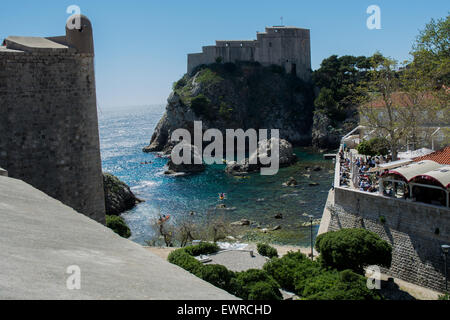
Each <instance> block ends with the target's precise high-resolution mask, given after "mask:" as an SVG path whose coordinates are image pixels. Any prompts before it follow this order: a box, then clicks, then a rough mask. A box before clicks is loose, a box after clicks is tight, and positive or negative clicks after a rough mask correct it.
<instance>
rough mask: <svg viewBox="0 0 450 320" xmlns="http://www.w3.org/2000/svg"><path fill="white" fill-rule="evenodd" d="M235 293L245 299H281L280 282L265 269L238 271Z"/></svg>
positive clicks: (235, 280)
mask: <svg viewBox="0 0 450 320" xmlns="http://www.w3.org/2000/svg"><path fill="white" fill-rule="evenodd" d="M234 287H235V292H234V294H235V295H236V296H237V297H239V298H242V299H244V300H281V299H282V295H281V293H280V290H279V287H280V286H279V284H278V283H277V282H276V281H275V280H274V279H273V278H272V277H271V276H270V275H269V274H268V273H267V272H265V271H264V270H258V269H250V270H247V271H242V272H237V273H236V278H235V279H234Z"/></svg>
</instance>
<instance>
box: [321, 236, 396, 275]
mask: <svg viewBox="0 0 450 320" xmlns="http://www.w3.org/2000/svg"><path fill="white" fill-rule="evenodd" d="M315 247H316V250H317V251H318V252H320V257H321V261H322V263H323V265H324V266H326V267H331V268H334V269H337V270H345V269H351V270H353V271H355V272H357V273H360V274H363V273H364V267H366V266H369V265H378V266H380V267H386V268H389V267H390V266H391V261H392V246H391V245H390V244H389V243H387V242H386V241H384V240H383V239H381V238H380V237H379V236H378V235H377V234H376V233H374V232H371V231H368V230H366V229H342V230H339V231H331V232H327V233H324V234H321V235H319V236H318V237H317V240H316V246H315Z"/></svg>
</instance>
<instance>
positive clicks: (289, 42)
mask: <svg viewBox="0 0 450 320" xmlns="http://www.w3.org/2000/svg"><path fill="white" fill-rule="evenodd" d="M217 58H220V59H221V60H222V61H223V62H225V63H226V62H237V61H254V62H259V63H261V64H262V65H263V66H270V65H279V66H282V67H283V68H284V69H285V70H286V72H288V73H294V74H296V75H297V76H298V77H299V78H300V79H302V80H304V81H307V82H308V81H310V78H311V42H310V31H309V30H308V29H300V28H296V27H284V26H274V27H267V28H266V32H260V33H257V40H230V41H226V40H221V41H216V45H215V46H205V47H203V50H202V52H201V53H192V54H188V70H187V71H188V73H191V72H192V71H193V70H194V69H195V67H197V66H199V65H202V64H210V63H214V62H216V59H217Z"/></svg>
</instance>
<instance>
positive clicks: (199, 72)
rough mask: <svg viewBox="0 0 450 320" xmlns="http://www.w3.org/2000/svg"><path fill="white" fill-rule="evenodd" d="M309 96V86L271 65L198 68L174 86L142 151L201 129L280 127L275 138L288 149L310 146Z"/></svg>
mask: <svg viewBox="0 0 450 320" xmlns="http://www.w3.org/2000/svg"><path fill="white" fill-rule="evenodd" d="M313 100H314V92H313V90H312V87H311V85H310V84H307V83H304V82H302V81H301V80H300V79H299V78H297V77H296V76H294V75H291V74H286V73H285V72H284V70H283V69H282V68H280V67H277V66H271V67H262V66H261V65H259V64H257V63H243V62H242V63H237V64H232V63H226V64H219V63H215V64H211V65H208V66H200V67H198V68H196V70H194V71H193V72H192V73H191V74H186V75H184V76H183V78H181V79H180V80H179V81H177V82H176V83H174V86H173V92H172V93H171V94H170V96H169V98H168V100H167V107H166V112H165V114H164V116H163V117H162V119H161V120H160V122H159V123H158V125H157V127H156V129H155V132H154V134H153V136H152V138H151V141H150V145H149V146H147V147H145V148H144V151H145V152H152V151H164V149H165V148H166V149H167V148H169V147H170V143H169V140H170V135H171V133H172V132H173V131H174V130H175V129H178V128H185V129H188V130H190V131H191V132H192V131H193V121H202V122H203V130H207V129H209V128H217V129H219V130H221V131H222V133H225V129H238V128H241V129H243V130H247V129H250V128H254V129H280V138H282V139H286V140H288V141H290V142H291V143H293V144H294V145H309V144H311V127H312V122H313Z"/></svg>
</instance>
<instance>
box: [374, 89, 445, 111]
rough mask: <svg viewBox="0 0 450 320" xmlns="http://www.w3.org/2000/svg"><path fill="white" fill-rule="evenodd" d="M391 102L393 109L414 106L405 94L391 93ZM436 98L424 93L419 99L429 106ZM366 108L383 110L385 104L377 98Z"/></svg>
mask: <svg viewBox="0 0 450 320" xmlns="http://www.w3.org/2000/svg"><path fill="white" fill-rule="evenodd" d="M446 91H447V90H446ZM390 98H391V100H392V104H393V105H394V106H395V107H411V106H413V105H414V102H413V101H412V100H411V96H410V95H408V94H407V93H405V92H398V91H397V92H393V93H392V94H391V97H390ZM435 100H436V97H434V95H433V94H431V93H428V92H427V93H424V94H423V96H422V97H421V102H422V103H425V102H427V103H429V104H430V105H433V104H434V103H436V101H435ZM367 107H371V108H385V107H386V103H385V102H384V100H383V98H381V97H379V98H377V99H374V100H372V101H370V102H369V103H367Z"/></svg>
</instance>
